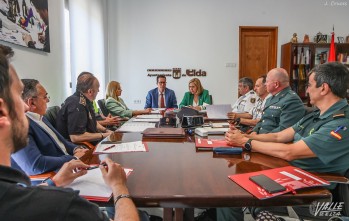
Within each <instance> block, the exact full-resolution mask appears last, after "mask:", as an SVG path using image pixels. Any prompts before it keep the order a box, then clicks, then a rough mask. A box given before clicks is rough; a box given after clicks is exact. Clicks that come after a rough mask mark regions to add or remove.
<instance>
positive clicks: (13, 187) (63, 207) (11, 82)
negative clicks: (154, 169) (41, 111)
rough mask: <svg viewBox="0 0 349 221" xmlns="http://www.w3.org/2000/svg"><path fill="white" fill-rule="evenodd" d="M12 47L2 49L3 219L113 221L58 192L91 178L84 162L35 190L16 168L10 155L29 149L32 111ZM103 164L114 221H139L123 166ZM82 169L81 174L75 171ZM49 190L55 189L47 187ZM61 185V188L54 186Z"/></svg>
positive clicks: (0, 145) (67, 167) (72, 195)
mask: <svg viewBox="0 0 349 221" xmlns="http://www.w3.org/2000/svg"><path fill="white" fill-rule="evenodd" d="M12 55H13V51H12V49H11V48H9V47H6V46H2V45H0V152H1V154H0V205H1V207H0V217H1V220H5V221H7V220H27V221H28V220H33V221H34V220H35V221H37V220H47V219H50V218H54V219H55V220H74V221H76V220H109V219H108V218H107V216H106V215H105V214H104V213H103V212H101V211H100V210H99V208H98V207H97V205H95V204H92V203H90V202H88V201H87V200H85V199H83V198H81V197H79V196H78V193H77V192H75V191H73V190H72V189H64V188H58V186H60V187H63V186H65V185H68V184H70V183H71V182H72V181H73V180H74V179H75V178H77V177H79V176H82V175H84V174H86V170H85V169H86V168H88V167H89V166H88V165H86V164H84V163H82V162H81V161H79V160H72V161H70V162H68V163H65V164H64V165H63V167H62V169H61V170H60V171H59V172H58V173H57V174H56V175H55V176H53V177H52V178H50V179H49V180H47V181H46V182H45V183H43V184H42V186H40V187H31V186H30V180H29V178H28V177H27V176H26V175H25V174H23V173H21V172H20V171H17V170H15V169H12V168H11V160H10V157H11V154H12V153H14V152H16V151H19V150H20V149H22V148H23V147H25V146H26V145H27V133H28V120H27V118H26V116H25V114H24V112H25V111H26V110H27V109H28V107H27V105H26V104H25V103H24V102H23V100H22V97H21V95H22V91H23V84H22V82H21V81H20V80H19V78H18V76H17V73H16V71H15V69H14V67H13V66H12V65H10V64H9V62H8V58H9V57H11V56H12ZM103 162H105V163H106V164H107V167H108V168H107V169H106V168H105V167H103V166H100V169H101V171H102V174H103V179H104V181H105V183H106V184H107V185H108V186H109V187H110V188H111V189H112V191H113V195H114V197H115V200H114V204H115V210H116V215H115V218H114V219H115V220H138V214H137V210H136V208H135V206H134V204H133V202H132V200H131V199H130V196H129V195H128V194H129V193H128V190H127V187H126V185H125V182H126V175H125V172H124V170H123V169H122V167H121V166H120V165H119V164H117V163H114V162H113V161H111V160H110V159H108V158H107V159H106V160H104V161H103ZM76 169H79V170H78V171H79V172H73V170H76ZM48 186H50V187H48ZM54 186H57V187H54Z"/></svg>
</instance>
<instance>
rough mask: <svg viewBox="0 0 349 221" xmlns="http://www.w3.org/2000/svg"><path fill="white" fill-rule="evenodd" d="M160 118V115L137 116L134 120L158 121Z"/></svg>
mask: <svg viewBox="0 0 349 221" xmlns="http://www.w3.org/2000/svg"><path fill="white" fill-rule="evenodd" d="M160 118H162V115H161V114H143V115H138V116H137V117H136V119H160Z"/></svg>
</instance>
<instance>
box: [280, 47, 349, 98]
mask: <svg viewBox="0 0 349 221" xmlns="http://www.w3.org/2000/svg"><path fill="white" fill-rule="evenodd" d="M335 48H336V59H337V60H338V61H340V62H342V63H343V64H345V65H347V66H348V67H349V44H348V43H336V44H335ZM329 51H330V44H329V43H286V44H283V45H282V46H281V67H282V68H284V69H286V71H287V72H288V73H289V75H290V85H291V87H292V90H293V91H295V92H296V93H297V94H298V95H299V97H300V98H301V99H302V100H303V101H305V100H306V99H307V96H306V77H307V74H308V73H309V71H310V70H311V69H312V68H313V67H314V66H316V65H318V64H322V63H325V62H327V58H328V56H329Z"/></svg>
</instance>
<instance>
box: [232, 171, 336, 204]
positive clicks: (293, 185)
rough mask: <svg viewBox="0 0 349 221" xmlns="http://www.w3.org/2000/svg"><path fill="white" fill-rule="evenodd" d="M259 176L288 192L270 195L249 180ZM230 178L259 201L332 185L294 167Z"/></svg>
mask: <svg viewBox="0 0 349 221" xmlns="http://www.w3.org/2000/svg"><path fill="white" fill-rule="evenodd" d="M259 174H264V175H266V176H268V177H269V178H271V179H272V180H274V181H276V182H277V183H279V184H281V185H282V186H284V187H286V190H285V191H282V192H278V193H272V194H271V193H268V192H267V191H265V190H264V189H263V188H261V187H260V186H258V185H257V184H255V183H254V182H252V181H251V180H250V179H249V178H250V177H251V176H255V175H259ZM228 177H229V178H230V179H231V180H233V181H234V182H235V183H237V184H238V185H239V186H241V187H242V188H244V189H245V190H247V191H248V192H250V193H251V194H252V195H254V196H255V197H257V198H258V199H268V198H271V197H275V196H278V195H282V194H285V193H288V192H292V193H295V190H296V189H301V188H306V187H313V186H328V185H330V183H329V182H327V181H326V180H324V179H321V178H320V177H317V176H315V175H314V174H311V173H309V172H307V171H304V170H302V169H300V168H297V167H293V166H287V167H280V168H275V169H270V170H262V171H258V172H253V173H244V174H237V175H230V176H228Z"/></svg>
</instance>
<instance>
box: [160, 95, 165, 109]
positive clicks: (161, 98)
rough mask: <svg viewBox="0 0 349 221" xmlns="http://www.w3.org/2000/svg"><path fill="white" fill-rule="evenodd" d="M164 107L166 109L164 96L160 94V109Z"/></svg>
mask: <svg viewBox="0 0 349 221" xmlns="http://www.w3.org/2000/svg"><path fill="white" fill-rule="evenodd" d="M164 107H165V99H164V94H163V93H161V94H160V108H164Z"/></svg>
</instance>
